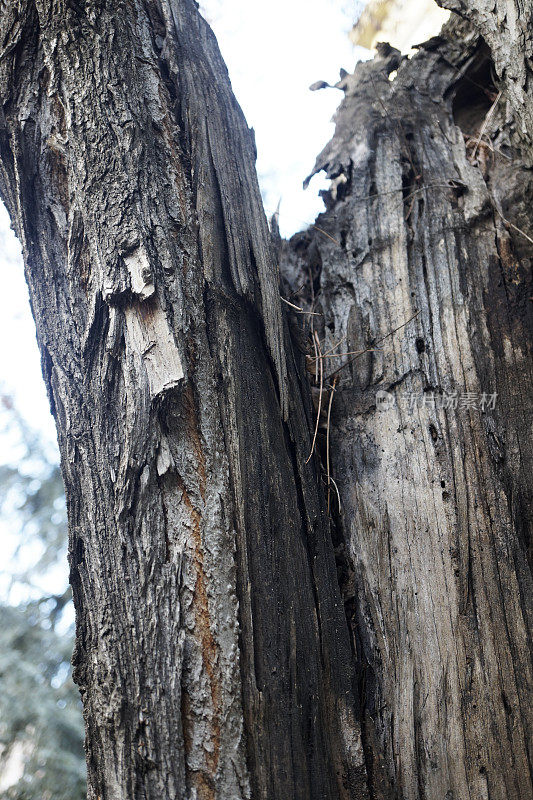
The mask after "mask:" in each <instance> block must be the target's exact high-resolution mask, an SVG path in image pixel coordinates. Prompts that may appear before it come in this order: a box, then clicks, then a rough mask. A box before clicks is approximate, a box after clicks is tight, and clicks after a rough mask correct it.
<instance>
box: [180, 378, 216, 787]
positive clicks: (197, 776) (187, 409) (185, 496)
mask: <svg viewBox="0 0 533 800" xmlns="http://www.w3.org/2000/svg"><path fill="white" fill-rule="evenodd" d="M183 409H184V414H185V419H186V424H187V433H188V439H189V441H190V443H191V447H192V452H193V453H194V454H195V456H196V460H197V465H198V466H197V475H198V478H199V486H198V489H199V493H200V496H201V498H202V500H203V499H205V489H206V464H205V455H204V452H203V447H202V442H201V437H200V432H199V430H198V424H197V418H196V409H195V403H194V396H193V392H192V389H191V387H190V386H188V387H187V388H186V389H185V390H184V392H183ZM178 487H179V489H180V490H181V493H182V501H183V503H184V505H185V507H186V509H187V511H188V514H189V518H190V530H191V534H192V536H191V539H190V543H189V544H190V557H191V561H192V563H193V564H194V569H195V573H196V580H195V584H194V591H193V607H194V618H195V628H194V634H193V635H194V637H195V638H196V640H197V641H198V644H199V646H200V650H201V654H202V663H203V669H204V670H205V674H206V676H207V679H208V682H209V687H210V695H211V710H212V717H211V723H210V724H211V732H210V740H211V742H210V743H211V749H210V750H209V751H208V750H205V751H204V754H205V764H206V770H205V771H198V770H189V780H190V781H191V783H192V784H193V785H194V787H195V788H196V791H197V793H198V797H199V798H200V800H214V797H215V782H214V779H215V776H216V771H217V768H218V762H219V756H220V719H221V715H222V690H221V682H220V675H219V672H218V645H217V643H216V641H215V638H214V636H213V632H212V627H211V619H210V614H209V598H208V595H207V578H206V573H205V567H204V553H203V544H202V533H201V525H202V516H201V513H200V512H199V511H198V509H197V508H196V507H195V505H194V503H193V501H192V500H191V497H190V494H189V492H188V491H187V488H186V486H185V484H184V482H183V479H182V478H181V477H180V476H178ZM181 705H182V724H183V735H184V744H185V752H186V754H187V753H190V751H191V747H192V744H193V740H192V728H193V726H194V718H193V711H192V707H191V698H190V693H189V692H188V690H187V687H186V686H184V687H183V694H182V704H181Z"/></svg>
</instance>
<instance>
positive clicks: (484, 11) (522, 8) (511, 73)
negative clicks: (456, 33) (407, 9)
mask: <svg viewBox="0 0 533 800" xmlns="http://www.w3.org/2000/svg"><path fill="white" fill-rule="evenodd" d="M437 2H438V4H439V5H440V6H442V7H443V8H449V9H450V10H452V11H455V12H456V13H457V14H460V15H461V16H462V17H464V18H465V19H467V20H469V22H471V23H472V24H473V25H474V26H475V28H476V30H477V31H478V33H480V34H481V35H482V36H483V38H484V40H485V42H486V43H487V44H488V45H489V47H490V49H491V53H492V59H493V64H494V70H495V73H496V75H497V76H498V78H499V81H500V87H501V88H502V89H503V90H504V92H505V97H506V98H507V100H508V101H509V102H510V104H511V107H512V109H513V113H514V116H515V119H516V122H517V124H516V130H515V132H514V133H515V135H516V138H517V140H518V141H519V142H520V145H521V149H522V158H523V160H524V162H525V163H526V164H528V166H532V165H533V93H532V92H531V85H532V82H533V37H532V36H531V29H532V27H533V4H532V3H531V0H437Z"/></svg>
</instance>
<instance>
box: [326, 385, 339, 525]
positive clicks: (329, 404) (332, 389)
mask: <svg viewBox="0 0 533 800" xmlns="http://www.w3.org/2000/svg"><path fill="white" fill-rule="evenodd" d="M337 379H338V376H335V377H334V378H333V383H332V385H331V394H330V396H329V403H328V422H327V427H326V473H327V477H328V514H329V485H330V482H331V472H330V467H329V424H330V420H331V406H332V404H333V395H334V394H335V386H336V385H337ZM337 491H338V490H337Z"/></svg>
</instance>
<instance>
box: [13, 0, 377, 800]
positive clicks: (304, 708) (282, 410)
mask: <svg viewBox="0 0 533 800" xmlns="http://www.w3.org/2000/svg"><path fill="white" fill-rule="evenodd" d="M254 160H255V147H254V142H253V135H252V132H251V131H249V130H248V128H247V126H246V124H245V121H244V118H243V116H242V113H241V111H240V109H239V107H238V105H237V103H236V101H235V99H234V97H233V95H232V93H231V90H230V85H229V80H228V76H227V72H226V70H225V67H224V65H223V63H222V60H221V57H220V54H219V51H218V48H217V45H216V42H215V39H214V37H213V35H212V33H211V31H210V29H209V28H208V26H207V25H206V23H205V22H204V21H203V20H202V19H201V17H200V16H199V14H198V13H197V10H196V7H195V4H194V3H193V2H192V0H180V2H178V1H177V0H131V1H130V2H121V0H116V2H113V3H105V4H103V3H99V2H95V1H94V0H87V1H86V2H84V0H81V2H79V3H78V2H67V0H54V2H51V0H20V1H19V2H16V1H15V0H12V1H11V2H6V1H5V0H0V191H1V194H2V197H3V198H4V200H5V202H6V204H7V206H8V209H9V212H10V214H11V218H12V220H13V224H14V227H15V229H16V232H17V234H18V236H19V238H20V240H21V242H22V245H23V250H24V257H25V268H26V275H27V280H28V284H29V288H30V296H31V304H32V309H33V313H34V316H35V320H36V325H37V333H38V339H39V345H40V348H41V353H42V364H43V372H44V375H45V379H46V382H47V386H48V390H49V397H50V402H51V405H52V410H53V413H54V416H55V418H56V422H57V428H58V436H59V445H60V451H61V458H62V468H63V475H64V480H65V487H66V494H67V502H68V513H69V526H70V564H71V581H72V585H73V591H74V602H75V606H76V613H77V643H76V652H75V656H74V663H75V677H76V680H77V682H78V683H79V686H80V691H81V693H82V697H83V702H84V715H85V722H86V731H87V740H86V747H87V761H88V782H89V798H91V800H96V798H100V800H117V799H118V798H153V799H154V800H155V798H157V800H162V798H172V800H174V799H175V798H182V799H183V800H185V799H187V800H191V799H192V798H197V800H208V799H210V798H220V799H221V800H222V798H224V800H229V798H231V800H236V798H248V797H250V796H253V797H254V798H264V800H266V799H267V798H269V800H270V799H273V798H276V800H283V798H286V800H295V798H301V800H308V798H316V800H323V799H324V798H332V800H333V798H335V799H336V798H353V797H365V796H366V788H365V786H366V782H365V773H364V764H363V754H362V750H361V746H360V739H359V733H358V726H357V723H356V721H355V719H354V714H355V710H354V702H353V694H352V675H353V668H352V665H351V654H350V644H349V637H348V628H347V626H346V621H345V617H344V612H343V608H342V602H341V599H340V594H339V587H338V584H337V579H336V571H335V563H334V558H333V551H332V548H331V544H330V540H329V531H328V522H327V519H326V515H325V513H324V504H323V500H322V496H321V493H320V491H319V489H318V486H317V476H316V473H315V467H314V465H313V464H309V465H307V466H306V465H305V463H304V462H305V458H306V455H307V453H308V451H309V447H310V436H309V421H310V416H311V415H310V409H309V407H308V403H307V399H306V398H307V390H306V389H305V385H304V384H303V383H302V384H301V383H300V380H301V379H300V374H301V367H302V364H301V363H300V360H301V357H300V356H298V357H297V356H295V355H294V354H293V353H292V348H291V344H290V339H289V338H288V337H287V336H286V333H285V328H284V324H283V319H282V314H281V310H280V302H279V289H278V275H277V267H276V261H275V260H274V254H273V250H272V245H271V240H270V234H269V231H268V228H267V224H266V221H265V217H264V213H263V209H262V205H261V198H260V194H259V190H258V186H257V180H256V176H255V169H254ZM289 411H290V413H289ZM238 617H239V620H240V628H239V625H238V623H237V618H238Z"/></svg>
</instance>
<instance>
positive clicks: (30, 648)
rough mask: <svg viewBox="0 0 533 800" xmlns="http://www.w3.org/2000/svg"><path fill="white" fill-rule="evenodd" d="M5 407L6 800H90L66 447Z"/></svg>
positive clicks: (2, 636)
mask: <svg viewBox="0 0 533 800" xmlns="http://www.w3.org/2000/svg"><path fill="white" fill-rule="evenodd" d="M2 406H3V409H2V422H3V428H2V431H1V434H2V438H3V440H4V441H3V445H4V447H3V451H4V452H7V453H8V454H9V458H8V459H6V460H5V463H3V464H0V522H1V523H2V527H3V529H4V530H7V531H8V533H9V537H10V539H11V540H12V542H14V547H12V548H11V550H12V552H11V554H10V555H9V557H8V561H7V563H5V564H3V565H2V571H1V573H0V574H1V576H2V580H3V583H2V585H3V592H2V595H1V596H0V800H82V798H84V797H85V796H86V785H85V758H84V753H83V721H82V713H81V703H80V699H79V694H78V690H77V689H76V687H75V686H74V684H73V682H72V678H71V672H70V656H71V653H72V646H73V626H72V622H69V620H71V619H72V616H73V614H72V602H71V599H70V590H69V588H68V585H67V563H66V539H67V528H66V513H65V501H64V493H63V483H62V480H61V474H60V470H59V467H58V463H57V455H56V451H55V450H54V449H53V448H52V447H50V445H47V444H46V443H45V442H44V441H43V439H42V437H40V436H39V434H38V433H36V432H35V431H33V430H31V428H30V427H29V426H28V424H27V423H26V421H25V420H24V419H22V418H21V416H20V415H19V414H18V412H17V411H16V409H15V407H14V405H13V403H12V402H11V400H10V399H9V398H6V397H4V398H2Z"/></svg>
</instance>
